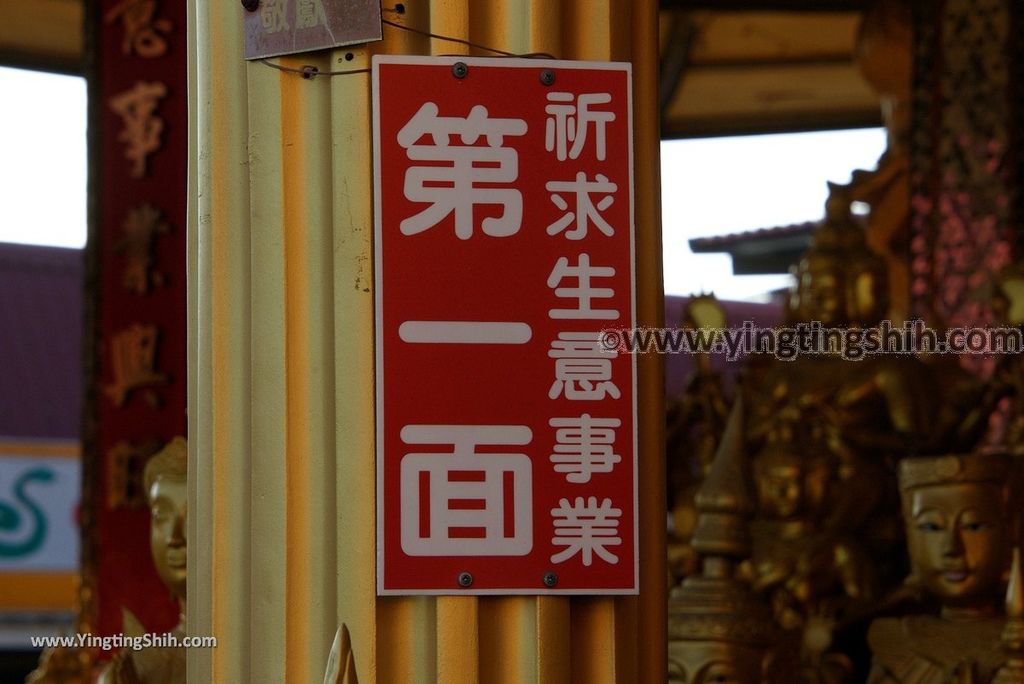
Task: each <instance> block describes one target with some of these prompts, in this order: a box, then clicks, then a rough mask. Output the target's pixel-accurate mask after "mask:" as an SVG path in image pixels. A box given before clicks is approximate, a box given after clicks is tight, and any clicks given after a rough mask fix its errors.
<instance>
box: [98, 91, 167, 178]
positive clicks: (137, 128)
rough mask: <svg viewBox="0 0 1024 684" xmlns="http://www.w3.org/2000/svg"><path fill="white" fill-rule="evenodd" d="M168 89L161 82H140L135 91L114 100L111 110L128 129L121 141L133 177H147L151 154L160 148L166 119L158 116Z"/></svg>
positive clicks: (120, 136)
mask: <svg viewBox="0 0 1024 684" xmlns="http://www.w3.org/2000/svg"><path fill="white" fill-rule="evenodd" d="M166 96H167V86H166V85H164V84H163V83H161V82H159V81H155V82H145V81H139V82H137V83H136V84H135V85H134V86H133V87H132V88H130V89H129V90H126V91H124V92H122V93H119V94H117V95H115V96H114V97H112V98H110V108H111V109H112V110H114V112H116V113H117V114H118V115H119V116H120V117H121V119H122V121H123V123H124V128H123V129H122V130H121V133H120V134H119V135H118V136H117V139H118V140H120V141H121V142H123V143H125V152H124V156H125V157H126V158H127V159H128V160H129V161H131V162H132V170H131V175H132V177H133V178H143V177H144V176H145V175H146V166H147V162H148V159H149V155H151V154H152V153H154V152H156V151H157V150H159V149H160V146H161V145H162V140H161V136H162V135H163V131H164V120H163V119H161V118H160V117H159V116H157V115H156V109H157V107H158V106H159V105H160V100H161V99H163V98H164V97H166Z"/></svg>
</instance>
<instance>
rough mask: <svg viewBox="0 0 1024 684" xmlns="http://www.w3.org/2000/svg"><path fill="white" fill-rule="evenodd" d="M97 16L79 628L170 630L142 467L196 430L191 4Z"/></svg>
mask: <svg viewBox="0 0 1024 684" xmlns="http://www.w3.org/2000/svg"><path fill="white" fill-rule="evenodd" d="M92 7H93V14H92V16H90V17H89V22H90V31H91V35H92V36H93V38H94V40H93V43H92V54H91V58H92V64H91V67H92V68H91V73H90V76H91V86H90V88H91V89H90V131H91V132H90V193H91V208H90V236H89V245H88V248H87V249H88V252H89V264H90V274H89V284H88V285H89V292H88V296H89V301H90V309H91V314H92V315H91V320H90V329H89V332H88V334H89V335H90V336H91V345H90V346H91V350H90V361H91V363H90V366H91V368H90V370H89V371H88V377H87V383H88V384H87V391H86V397H87V402H88V408H87V415H88V419H87V421H86V430H85V435H84V437H85V448H84V454H83V457H84V471H85V485H84V486H85V493H84V497H83V510H82V523H83V542H84V546H83V568H82V578H83V590H82V594H81V597H82V606H81V608H82V612H81V619H80V624H79V630H80V631H82V632H90V633H95V634H98V635H110V634H118V633H121V632H122V631H123V627H122V624H121V623H122V617H121V616H122V608H127V609H128V610H130V611H131V612H132V613H133V614H134V615H135V616H136V617H138V618H139V620H140V621H141V622H142V624H143V626H144V627H146V628H147V630H148V631H151V632H162V631H164V630H167V629H170V628H171V627H173V626H174V625H175V624H176V623H177V621H178V607H177V605H176V604H175V602H174V601H173V600H172V598H171V595H170V593H169V592H168V590H167V588H166V587H165V586H164V585H163V584H162V583H161V582H160V579H159V577H158V576H157V573H156V569H155V568H154V566H153V562H152V560H151V557H150V545H149V524H150V523H149V511H148V509H147V506H146V496H145V492H144V491H143V485H142V469H143V467H144V466H145V463H146V460H147V459H148V458H149V456H151V455H152V454H153V453H155V452H156V451H157V450H158V449H159V448H160V447H162V446H163V445H164V444H166V443H167V442H168V441H170V440H171V439H172V438H173V437H175V436H176V435H184V431H185V425H186V416H185V396H186V390H185V318H186V312H185V203H186V173H187V171H186V166H187V106H188V101H187V88H186V76H185V73H186V43H185V40H186V30H185V29H186V19H185V17H186V15H185V3H184V2H166V1H162V0H97V2H95V3H93V4H92ZM109 655H110V654H109V653H107V654H99V656H100V657H101V658H104V657H108V656H109Z"/></svg>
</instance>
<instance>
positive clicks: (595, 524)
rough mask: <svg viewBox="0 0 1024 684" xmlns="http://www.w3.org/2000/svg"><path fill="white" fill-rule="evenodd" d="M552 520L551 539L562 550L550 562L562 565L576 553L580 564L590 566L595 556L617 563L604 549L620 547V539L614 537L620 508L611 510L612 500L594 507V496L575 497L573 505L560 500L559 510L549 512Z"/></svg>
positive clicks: (617, 528) (616, 557)
mask: <svg viewBox="0 0 1024 684" xmlns="http://www.w3.org/2000/svg"><path fill="white" fill-rule="evenodd" d="M551 515H552V517H554V519H555V520H554V523H555V536H554V538H553V539H552V540H551V543H552V545H554V546H564V547H566V548H565V549H563V550H561V551H559V552H558V553H556V554H554V555H553V556H551V562H552V563H562V562H564V561H567V560H569V559H570V558H572V557H573V556H575V555H576V554H577V553H582V554H583V564H584V565H586V566H590V564H591V563H593V562H594V554H595V553H596V554H597V555H598V556H600V557H601V558H602V559H603V560H605V561H606V562H608V563H612V564H615V563H618V562H619V558H618V556H616V555H615V554H614V553H612V552H611V551H609V550H608V549H606V548H605V547H606V546H621V545H622V539H621V538H620V537H617V536H615V535H616V533H617V532H618V531H619V518H620V517H622V509H620V508H612V500H611V499H607V498H606V499H604V500H603V501H602V502H601V505H600V506H598V505H597V497H596V496H591V497H587V501H586V503H585V504H584V502H583V497H582V496H577V497H576V501H575V503H574V504H572V505H570V504H569V500H568V499H561V500H560V501H559V502H558V508H552V509H551Z"/></svg>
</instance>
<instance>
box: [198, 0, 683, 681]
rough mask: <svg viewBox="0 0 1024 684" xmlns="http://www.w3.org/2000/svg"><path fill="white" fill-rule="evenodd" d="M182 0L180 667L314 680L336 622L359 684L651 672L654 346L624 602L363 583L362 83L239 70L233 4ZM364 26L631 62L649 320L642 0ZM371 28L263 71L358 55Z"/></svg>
mask: <svg viewBox="0 0 1024 684" xmlns="http://www.w3.org/2000/svg"><path fill="white" fill-rule="evenodd" d="M189 2H190V9H191V11H190V22H191V25H190V44H191V45H192V49H193V53H192V55H191V56H190V57H191V61H190V70H191V78H190V105H191V117H192V126H191V131H192V133H191V147H192V153H191V169H190V181H189V182H190V188H191V191H190V224H189V276H188V277H189V387H190V403H189V420H190V424H189V433H190V437H191V439H190V447H191V455H190V463H189V466H190V482H191V491H190V501H189V509H190V511H191V515H190V519H189V539H190V544H189V545H190V552H189V556H190V563H189V597H188V603H189V605H188V626H189V631H190V632H191V633H193V634H199V635H206V634H213V635H215V636H217V637H218V639H219V646H218V647H217V648H216V649H213V650H192V651H190V652H189V655H188V657H189V663H188V664H189V680H190V681H193V682H206V681H218V682H219V681H225V682H226V681H268V682H270V681H273V682H279V681H280V682H302V683H306V682H311V681H319V680H320V679H321V678H322V676H323V672H324V669H325V666H326V664H327V657H328V652H329V649H330V646H331V640H332V639H333V637H334V634H335V630H336V629H337V627H338V626H339V625H341V624H344V625H345V626H346V627H347V628H348V633H349V635H350V638H351V649H352V655H353V657H354V664H355V671H356V673H357V674H358V677H359V680H360V681H361V682H364V683H365V682H382V683H387V682H401V683H405V682H413V683H415V682H424V683H428V682H429V683H434V682H441V683H444V684H449V683H458V682H488V683H490V682H496V683H501V682H510V683H511V682H516V683H518V682H538V683H545V682H551V683H556V682H586V683H588V684H591V683H600V682H657V681H665V596H664V584H665V582H664V577H665V573H664V539H663V537H664V510H665V506H664V463H663V457H662V434H661V431H662V421H663V415H664V412H663V407H662V392H663V383H662V378H661V364H660V359H658V358H656V357H654V356H645V357H642V358H641V359H639V368H640V382H641V386H640V418H639V426H640V429H641V436H640V467H639V472H640V480H639V487H640V491H641V502H640V519H639V524H640V550H641V594H640V596H639V597H626V598H614V599H613V598H600V599H599V598H572V599H570V598H564V597H544V598H533V597H509V598H500V597H487V598H472V597H451V598H448V597H440V598H386V599H384V598H380V599H378V598H377V597H376V592H375V572H376V569H375V530H376V525H375V512H376V502H375V500H374V496H375V491H376V486H375V476H376V475H375V474H376V470H375V466H374V405H373V387H374V385H373V382H374V377H373V368H374V354H373V335H372V331H373V272H372V263H373V262H372V258H371V241H372V234H373V232H372V231H373V228H372V227H373V214H372V169H371V166H372V164H371V160H372V155H371V135H370V132H371V118H370V117H371V112H370V85H369V75H368V74H365V73H360V74H352V75H346V76H335V77H324V76H321V77H317V78H314V79H310V80H307V79H303V78H302V77H301V76H299V75H296V74H293V73H286V72H282V71H278V70H275V69H273V68H271V67H269V66H267V65H265V64H261V63H259V62H245V61H243V59H242V53H243V50H242V41H243V32H242V17H243V10H242V8H241V6H240V4H239V3H238V2H232V1H230V0H189ZM404 5H405V8H406V11H405V12H404V13H402V14H399V13H397V12H394V11H391V10H393V3H391V2H389V1H388V0H385V2H384V8H385V12H384V18H385V19H388V20H391V21H396V22H399V23H402V24H404V25H407V26H411V27H413V28H417V29H420V30H422V31H430V32H434V33H438V34H443V35H446V36H452V37H458V38H462V39H466V40H470V41H472V42H474V43H479V44H483V45H488V46H491V47H495V48H499V49H502V50H507V51H510V52H516V53H525V52H546V53H550V54H552V55H554V56H556V57H559V58H563V59H585V60H609V59H610V60H616V61H632V63H633V73H634V99H635V104H634V122H635V124H634V125H635V139H634V148H635V160H636V173H635V177H636V189H635V195H636V225H637V240H636V245H637V261H638V269H637V272H638V277H639V279H640V282H639V283H638V290H637V294H638V316H639V320H640V323H641V324H646V325H657V324H660V322H661V313H660V312H661V307H662V302H661V265H660V224H659V212H658V193H659V186H658V183H659V176H658V155H657V145H658V128H657V126H658V119H657V107H656V102H657V98H656V92H655V89H656V83H657V78H656V77H657V74H656V70H657V43H658V34H657V3H656V2H655V1H654V0H643V1H642V2H632V1H630V0H492V1H490V2H486V3H484V2H480V1H478V0H409V1H408V2H406V3H404ZM469 52H474V50H472V49H470V48H467V47H465V46H462V45H459V44H456V43H449V42H445V41H440V40H437V39H429V38H426V37H424V36H421V35H416V34H413V33H410V32H407V31H402V30H399V29H396V28H393V27H390V26H385V27H384V40H383V41H382V42H380V43H372V44H369V45H365V46H357V47H354V48H347V49H345V48H343V49H339V50H334V51H327V52H318V53H314V54H307V55H300V56H294V57H286V58H280V59H275V60H272V61H274V62H278V63H281V64H284V65H288V66H293V67H300V66H303V65H314V66H316V67H318V68H319V69H320V70H321V71H330V70H341V69H360V68H368V67H369V65H370V58H371V55H372V54H373V53H388V54H431V53H433V54H464V53H469Z"/></svg>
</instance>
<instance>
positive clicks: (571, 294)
mask: <svg viewBox="0 0 1024 684" xmlns="http://www.w3.org/2000/svg"><path fill="white" fill-rule="evenodd" d="M614 275H615V268H614V267H612V266H591V265H590V255H589V254H585V253H584V254H580V256H579V261H577V264H576V266H570V265H569V259H568V258H567V257H559V258H558V261H557V262H555V267H554V268H553V269H552V270H551V275H549V276H548V287H550V288H553V289H554V290H555V296H556V297H562V298H564V299H575V300H577V306H576V308H575V309H549V310H548V316H549V317H550V318H576V319H597V320H614V319H616V318H618V317H619V311H618V309H594V308H591V300H593V299H607V298H608V297H612V296H614V294H615V292H614V291H613V290H612V289H611V288H610V287H594V286H593V285H591V284H590V280H591V278H611V277H613V276H614ZM565 278H575V279H576V281H577V287H559V285H560V284H561V282H562V280H563V279H565Z"/></svg>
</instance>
